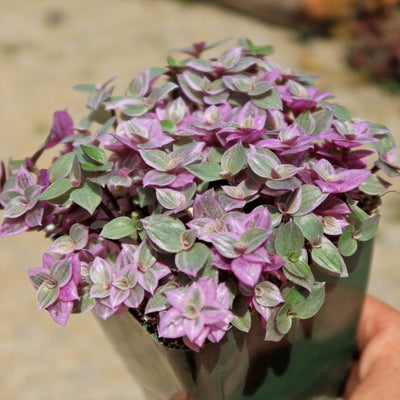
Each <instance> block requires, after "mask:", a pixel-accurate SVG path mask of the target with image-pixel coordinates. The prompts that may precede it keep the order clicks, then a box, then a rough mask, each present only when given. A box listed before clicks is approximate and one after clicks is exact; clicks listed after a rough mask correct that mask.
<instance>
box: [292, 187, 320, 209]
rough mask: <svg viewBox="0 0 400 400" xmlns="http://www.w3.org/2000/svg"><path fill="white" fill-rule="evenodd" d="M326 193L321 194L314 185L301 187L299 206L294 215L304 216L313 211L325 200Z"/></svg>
mask: <svg viewBox="0 0 400 400" xmlns="http://www.w3.org/2000/svg"><path fill="white" fill-rule="evenodd" d="M327 197H328V194H327V193H322V192H321V190H320V189H319V188H318V187H317V186H314V185H302V186H301V205H300V207H299V209H298V210H297V212H296V215H305V214H308V213H310V212H311V211H313V210H315V209H316V208H317V207H318V206H319V205H320V204H321V203H322V202H323V201H324V200H325V199H326V198H327Z"/></svg>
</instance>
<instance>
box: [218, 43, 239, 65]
mask: <svg viewBox="0 0 400 400" xmlns="http://www.w3.org/2000/svg"><path fill="white" fill-rule="evenodd" d="M241 55H242V48H241V47H234V48H232V49H229V50H226V51H224V52H223V53H222V54H221V55H220V56H219V57H218V62H219V63H221V64H222V65H223V66H224V68H225V69H230V68H233V67H234V66H235V65H236V64H237V63H238V62H239V60H240V57H241Z"/></svg>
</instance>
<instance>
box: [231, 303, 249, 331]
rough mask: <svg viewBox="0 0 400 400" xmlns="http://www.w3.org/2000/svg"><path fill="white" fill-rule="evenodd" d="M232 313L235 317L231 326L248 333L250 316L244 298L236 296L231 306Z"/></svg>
mask: <svg viewBox="0 0 400 400" xmlns="http://www.w3.org/2000/svg"><path fill="white" fill-rule="evenodd" d="M232 313H233V314H234V316H235V318H234V319H233V320H232V325H233V326H234V327H235V328H237V329H239V330H240V331H242V332H249V331H250V328H251V315H250V311H249V307H248V305H247V303H246V297H245V296H236V298H235V300H234V302H233V306H232Z"/></svg>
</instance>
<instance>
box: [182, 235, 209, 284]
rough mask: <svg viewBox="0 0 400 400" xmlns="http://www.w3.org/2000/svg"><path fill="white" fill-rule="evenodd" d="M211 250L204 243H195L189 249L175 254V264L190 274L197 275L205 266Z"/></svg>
mask: <svg viewBox="0 0 400 400" xmlns="http://www.w3.org/2000/svg"><path fill="white" fill-rule="evenodd" d="M210 253H211V250H210V249H209V248H208V247H207V246H206V245H205V244H203V243H195V244H194V245H193V246H192V247H191V248H190V249H189V250H183V251H181V252H179V253H177V254H176V255H175V265H176V267H177V268H178V269H179V270H180V271H183V272H185V273H186V274H188V275H191V276H194V277H195V276H196V275H197V274H198V272H199V271H200V270H201V269H202V268H203V267H204V266H205V264H206V263H207V260H208V258H209V257H210Z"/></svg>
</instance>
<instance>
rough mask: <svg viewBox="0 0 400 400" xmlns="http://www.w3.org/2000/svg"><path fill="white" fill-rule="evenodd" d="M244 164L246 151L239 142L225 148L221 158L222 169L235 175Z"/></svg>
mask: <svg viewBox="0 0 400 400" xmlns="http://www.w3.org/2000/svg"><path fill="white" fill-rule="evenodd" d="M246 164H247V157H246V151H245V149H244V147H243V145H242V144H241V143H240V142H239V143H237V144H235V145H234V146H232V147H231V148H229V149H228V150H226V151H225V153H224V154H223V155H222V158H221V167H222V169H223V171H228V172H229V173H230V174H231V175H236V174H237V173H238V172H240V171H241V170H242V169H243V168H244V167H245V166H246Z"/></svg>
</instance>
